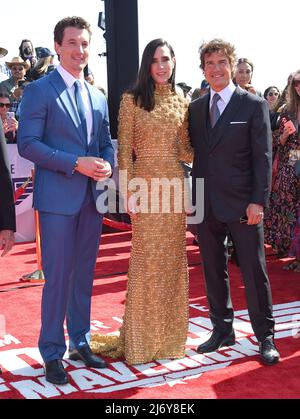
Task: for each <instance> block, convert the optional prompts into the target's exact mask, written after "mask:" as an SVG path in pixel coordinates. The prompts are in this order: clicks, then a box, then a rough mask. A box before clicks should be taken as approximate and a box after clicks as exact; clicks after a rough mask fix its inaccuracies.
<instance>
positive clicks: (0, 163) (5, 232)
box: [0, 119, 16, 374]
mask: <svg viewBox="0 0 300 419" xmlns="http://www.w3.org/2000/svg"><path fill="white" fill-rule="evenodd" d="M5 146H6V143H5V137H4V131H3V126H2V121H1V119H0V191H1V199H0V250H3V252H2V254H1V256H2V257H3V256H5V255H6V254H7V253H8V252H9V251H10V250H11V248H12V247H13V245H14V242H15V237H14V231H16V216H15V205H14V196H13V190H12V185H11V179H10V174H9V170H8V162H7V157H6V151H5ZM1 373H2V371H1V368H0V374H1Z"/></svg>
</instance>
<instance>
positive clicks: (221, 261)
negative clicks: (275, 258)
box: [199, 214, 274, 341]
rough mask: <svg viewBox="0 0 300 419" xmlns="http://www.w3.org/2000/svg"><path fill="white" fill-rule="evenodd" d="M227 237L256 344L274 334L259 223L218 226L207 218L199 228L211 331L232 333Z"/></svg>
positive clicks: (260, 225)
mask: <svg viewBox="0 0 300 419" xmlns="http://www.w3.org/2000/svg"><path fill="white" fill-rule="evenodd" d="M228 232H229V233H230V234H231V236H232V238H233V240H234V243H235V246H236V251H237V255H238V260H239V263H240V269H241V271H242V276H243V280H244V284H245V290H246V298H247V305H248V311H249V316H250V320H251V324H252V328H253V330H254V333H255V336H256V337H257V339H258V341H262V340H263V339H264V338H266V337H267V336H273V334H274V319H273V314H272V297H271V289H270V283H269V280H268V276H267V272H266V262H265V253H264V232H263V223H260V224H259V225H256V226H248V225H247V224H241V223H240V222H233V223H222V222H220V221H218V220H217V219H216V218H215V217H214V215H212V214H210V216H209V217H207V218H206V219H205V221H204V222H203V223H201V224H200V225H199V245H200V250H201V254H202V259H203V268H204V274H205V283H206V290H207V297H208V301H209V306H210V317H211V321H212V324H213V327H214V328H215V329H217V330H218V331H220V332H221V333H224V334H227V333H229V332H230V331H231V330H232V323H233V308H232V303H231V297H230V285H229V275H228V266H227V263H228V254H227V247H226V238H227V234H228Z"/></svg>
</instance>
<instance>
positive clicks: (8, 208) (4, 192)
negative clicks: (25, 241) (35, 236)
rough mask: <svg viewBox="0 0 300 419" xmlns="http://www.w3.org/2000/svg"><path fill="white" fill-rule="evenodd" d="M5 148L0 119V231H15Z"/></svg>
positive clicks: (11, 191) (13, 208) (13, 207)
mask: <svg viewBox="0 0 300 419" xmlns="http://www.w3.org/2000/svg"><path fill="white" fill-rule="evenodd" d="M5 147H6V143H5V138H4V133H3V127H2V122H1V119H0V231H2V230H13V231H16V219H15V206H14V198H13V190H12V184H11V179H10V174H9V170H8V162H7V156H6V150H5Z"/></svg>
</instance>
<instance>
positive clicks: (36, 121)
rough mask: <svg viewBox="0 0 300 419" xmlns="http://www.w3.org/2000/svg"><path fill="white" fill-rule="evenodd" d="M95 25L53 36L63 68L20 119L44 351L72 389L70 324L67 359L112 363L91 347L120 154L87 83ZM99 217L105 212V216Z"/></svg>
mask: <svg viewBox="0 0 300 419" xmlns="http://www.w3.org/2000/svg"><path fill="white" fill-rule="evenodd" d="M90 37H91V31H90V25H89V24H88V23H87V22H86V21H85V20H84V19H82V18H80V17H72V18H66V19H63V20H62V21H60V22H58V24H57V25H56V27H55V30H54V40H55V50H56V52H57V54H58V56H59V58H60V65H59V66H58V68H57V69H56V70H54V71H53V72H52V73H50V75H49V76H46V77H43V78H42V79H40V80H38V81H36V82H33V83H31V84H30V85H28V86H27V87H26V89H25V92H24V96H23V99H22V110H21V115H20V121H19V136H18V148H19V152H20V154H21V155H22V156H23V157H25V158H27V159H29V160H31V161H33V162H34V163H35V185H34V198H33V199H34V207H35V209H37V210H38V211H39V215H40V224H41V239H42V263H43V271H44V273H45V278H46V284H45V287H44V290H43V300H42V328H41V333H40V339H39V349H40V352H41V355H42V357H43V359H44V361H45V372H46V380H47V381H49V382H51V383H54V384H66V383H67V382H68V377H67V374H66V372H65V370H64V368H63V364H62V358H63V356H64V353H65V351H66V343H65V336H64V326H63V325H64V320H65V318H66V320H67V329H68V334H69V338H70V343H69V358H70V359H72V360H82V361H83V362H84V363H85V365H86V366H88V367H92V368H105V367H106V363H105V362H104V361H103V360H102V359H100V358H99V357H97V356H96V355H94V354H93V353H92V351H91V349H90V347H89V332H90V309H91V296H92V287H93V277H94V268H95V263H96V257H97V255H98V247H99V238H100V234H101V226H102V218H103V214H100V213H99V212H98V211H97V207H96V202H97V200H98V197H99V195H100V194H101V193H102V192H103V190H102V191H101V190H98V189H97V187H96V186H97V185H96V182H97V181H103V180H106V179H107V178H109V177H110V176H111V174H112V170H113V165H114V149H113V146H112V143H111V138H110V133H109V120H108V109H107V102H106V99H105V97H104V95H103V94H102V93H101V92H100V91H99V90H98V89H96V88H95V87H93V86H91V85H89V84H88V83H86V82H85V81H84V74H83V70H84V67H85V66H86V65H87V62H88V58H89V48H90ZM99 211H100V210H99Z"/></svg>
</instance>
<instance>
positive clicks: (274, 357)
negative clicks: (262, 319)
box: [259, 338, 280, 365]
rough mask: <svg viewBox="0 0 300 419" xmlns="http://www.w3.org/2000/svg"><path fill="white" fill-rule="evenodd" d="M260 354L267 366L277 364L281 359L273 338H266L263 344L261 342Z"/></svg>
mask: <svg viewBox="0 0 300 419" xmlns="http://www.w3.org/2000/svg"><path fill="white" fill-rule="evenodd" d="M259 353H260V357H261V360H262V362H263V363H264V364H265V365H274V364H277V362H278V361H279V358H280V355H279V352H278V350H277V348H276V346H275V344H274V341H273V338H266V339H265V340H263V341H262V342H259Z"/></svg>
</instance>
